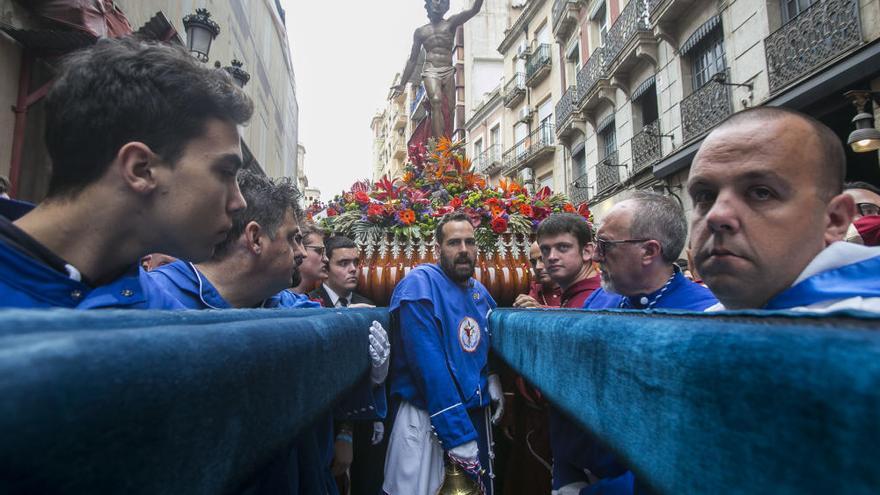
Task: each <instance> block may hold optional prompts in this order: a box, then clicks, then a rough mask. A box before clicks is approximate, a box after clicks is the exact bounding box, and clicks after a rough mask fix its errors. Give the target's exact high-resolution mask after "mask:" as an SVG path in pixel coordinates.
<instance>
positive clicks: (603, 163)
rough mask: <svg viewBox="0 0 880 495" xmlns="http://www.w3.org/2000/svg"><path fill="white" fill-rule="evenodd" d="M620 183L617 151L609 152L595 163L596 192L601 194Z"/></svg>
mask: <svg viewBox="0 0 880 495" xmlns="http://www.w3.org/2000/svg"><path fill="white" fill-rule="evenodd" d="M619 183H620V171H619V170H618V166H617V152H616V151H615V152H613V153H610V154H608V155H606V156H605V158H603V159H601V160H599V163H598V164H597V165H596V194H601V193H603V192H605V191H607V190H608V189H610V188H611V187H613V186H615V185H616V184H619Z"/></svg>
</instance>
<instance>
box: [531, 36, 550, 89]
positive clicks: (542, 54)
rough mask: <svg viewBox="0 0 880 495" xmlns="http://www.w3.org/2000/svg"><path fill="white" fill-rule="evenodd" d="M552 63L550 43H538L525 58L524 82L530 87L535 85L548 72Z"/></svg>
mask: <svg viewBox="0 0 880 495" xmlns="http://www.w3.org/2000/svg"><path fill="white" fill-rule="evenodd" d="M552 63H553V57H552V55H551V53H550V45H549V44H548V43H542V44H540V45H538V47H537V48H535V50H534V51H533V52H532V54H531V55H529V58H528V59H527V60H526V84H527V85H529V87H532V88H534V87H535V86H537V85H538V83H540V82H541V81H543V80H544V79H545V78H546V77H547V76H548V75H549V74H550V66H551V65H552Z"/></svg>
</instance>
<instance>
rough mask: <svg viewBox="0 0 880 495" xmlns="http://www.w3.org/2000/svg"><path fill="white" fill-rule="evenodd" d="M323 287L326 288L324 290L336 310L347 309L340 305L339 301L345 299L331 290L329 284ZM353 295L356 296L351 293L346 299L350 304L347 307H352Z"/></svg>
mask: <svg viewBox="0 0 880 495" xmlns="http://www.w3.org/2000/svg"><path fill="white" fill-rule="evenodd" d="M321 285H322V286H323V287H324V290H325V291H327V295H328V296H330V302H332V303H333V307H334V308H344V307H345V306H343V305H342V304H340V303H339V300H340V299H343V298H341V297H339V294H337V293H336V292H335V291H334V290H333V289H331V288H330V286H329V285H327V284H321ZM352 294H354V293H353V292H349V293H348V297H346V298H344V299H345V301H346V302H347V303H348V304H347V305H346V306H350V305H351V296H352Z"/></svg>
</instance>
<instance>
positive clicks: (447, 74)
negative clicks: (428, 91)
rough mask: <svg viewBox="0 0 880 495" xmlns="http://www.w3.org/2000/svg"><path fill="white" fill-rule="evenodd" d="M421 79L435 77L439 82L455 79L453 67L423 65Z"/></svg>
mask: <svg viewBox="0 0 880 495" xmlns="http://www.w3.org/2000/svg"><path fill="white" fill-rule="evenodd" d="M422 79H437V80H439V81H440V82H441V83H447V82H451V81H454V80H455V67H452V66H450V67H425V68H424V69H422Z"/></svg>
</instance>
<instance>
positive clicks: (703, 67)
mask: <svg viewBox="0 0 880 495" xmlns="http://www.w3.org/2000/svg"><path fill="white" fill-rule="evenodd" d="M688 56H689V58H690V62H691V71H692V80H691V84H693V90H694V91H696V90H698V89H700V88H702V87H703V85H704V84H706V83H707V82H709V80H710V79H712V76H714V75H715V74H717V73H719V72H723V71H724V69H725V68H726V64H725V63H724V34H723V33H722V32H721V26H720V25H719V26H716V27H715V29H713V30H712V32H711V33H709V34H707V35H706V37H705V38H703V39H702V40H700V42H699V43H698V44H697V45H696V46H694V48H693V50H691V52H690V53H689V54H688Z"/></svg>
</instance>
